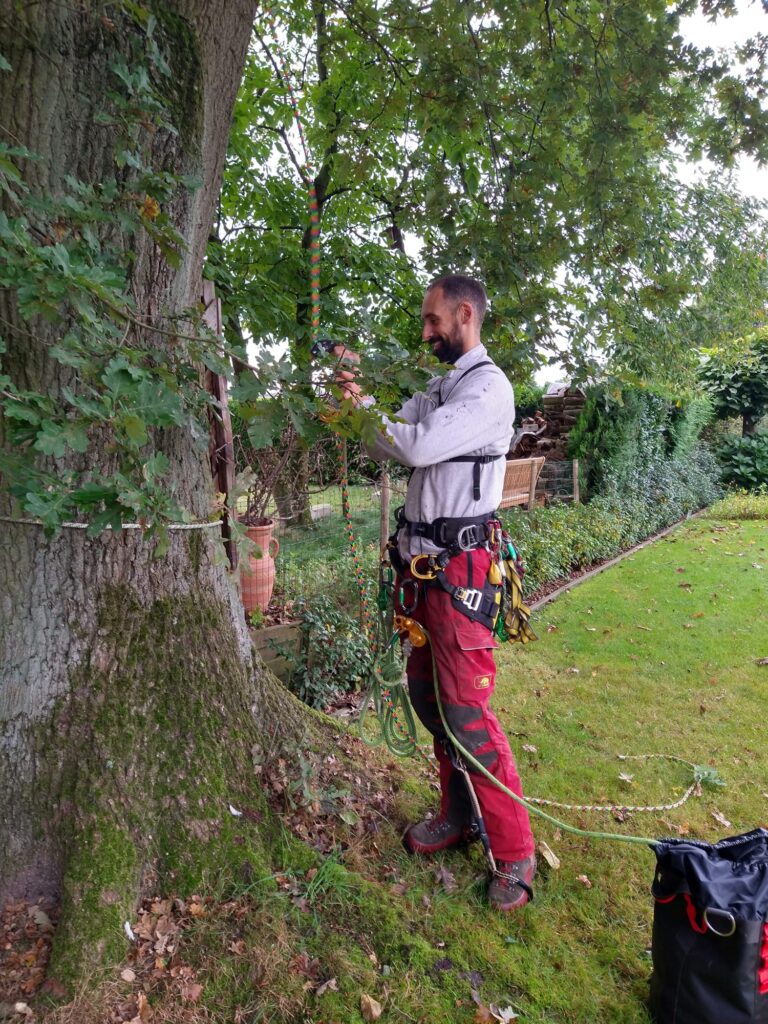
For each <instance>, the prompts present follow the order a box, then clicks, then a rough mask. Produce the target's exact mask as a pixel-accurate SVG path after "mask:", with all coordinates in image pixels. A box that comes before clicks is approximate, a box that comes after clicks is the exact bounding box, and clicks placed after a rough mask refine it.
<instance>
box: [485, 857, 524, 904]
mask: <svg viewBox="0 0 768 1024" xmlns="http://www.w3.org/2000/svg"><path fill="white" fill-rule="evenodd" d="M535 874H536V855H535V854H533V853H532V854H531V856H530V857H525V858H523V860H498V861H496V874H495V875H494V876H493V878H492V879H491V884H490V885H489V886H488V902H489V903H490V904H491V906H492V907H495V908H496V910H504V911H507V910H519V909H520V907H524V906H525V904H526V903H528V901H529V900H531V899H533V890H532V889H531V882H532V881H533V876H534V875H535Z"/></svg>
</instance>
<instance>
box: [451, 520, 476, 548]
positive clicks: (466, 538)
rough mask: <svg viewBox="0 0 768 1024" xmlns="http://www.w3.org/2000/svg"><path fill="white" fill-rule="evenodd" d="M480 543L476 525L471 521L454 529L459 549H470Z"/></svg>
mask: <svg viewBox="0 0 768 1024" xmlns="http://www.w3.org/2000/svg"><path fill="white" fill-rule="evenodd" d="M479 543H480V537H479V536H478V531H477V526H476V525H475V524H474V523H473V524H472V525H471V526H462V527H461V528H460V529H459V530H457V531H456V546H457V547H458V549H459V551H470V550H471V549H472V548H476V547H477V545H478V544H479Z"/></svg>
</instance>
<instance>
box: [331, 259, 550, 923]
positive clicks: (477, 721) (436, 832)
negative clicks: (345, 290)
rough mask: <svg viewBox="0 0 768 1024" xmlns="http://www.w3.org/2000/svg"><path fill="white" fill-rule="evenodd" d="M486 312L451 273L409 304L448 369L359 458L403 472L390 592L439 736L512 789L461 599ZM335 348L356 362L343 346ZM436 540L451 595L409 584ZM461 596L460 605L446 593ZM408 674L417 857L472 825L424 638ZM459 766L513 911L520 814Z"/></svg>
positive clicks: (487, 396)
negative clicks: (417, 742)
mask: <svg viewBox="0 0 768 1024" xmlns="http://www.w3.org/2000/svg"><path fill="white" fill-rule="evenodd" d="M486 308H487V298H486V294H485V289H484V287H483V286H482V284H480V282H479V281H476V280H474V279H473V278H470V277H464V276H462V275H451V276H446V277H441V278H438V279H437V280H435V281H433V282H432V283H431V284H430V286H429V288H428V289H427V292H426V295H425V297H424V302H423V304H422V309H421V319H422V323H423V330H422V338H423V340H424V341H425V342H427V343H428V344H430V345H431V346H432V351H433V352H434V354H435V355H436V356H437V357H438V359H440V360H441V361H442V362H445V363H448V364H450V365H451V367H452V369H450V370H449V371H448V372H447V373H446V374H445V376H444V377H438V378H435V379H434V380H432V381H431V382H430V383H429V385H428V386H427V390H426V392H425V393H424V394H416V395H414V396H413V397H412V398H410V399H409V400H408V401H407V402H406V403H405V405H404V406H403V407H402V409H401V410H400V412H399V413H398V419H399V420H402V421H403V422H392V421H390V420H385V430H384V432H382V433H381V434H380V435H379V437H378V439H377V440H376V443H375V444H374V445H373V446H372V447H371V449H370V454H371V456H372V457H373V458H376V459H381V460H383V459H395V460H397V461H398V462H400V463H402V464H403V465H404V466H409V467H410V468H411V469H412V473H411V477H410V479H409V482H408V490H407V493H406V499H405V506H404V510H403V512H402V513H401V516H400V522H399V524H398V525H399V530H398V533H397V552H396V553H395V561H397V562H398V566H397V568H398V570H399V574H400V576H401V579H402V580H403V581H408V582H407V583H406V585H405V587H404V590H403V592H404V593H405V594H407V603H408V605H409V606H410V605H412V604H413V598H414V597H415V598H416V605H415V607H414V608H413V609H411V608H410V607H408V609H406V610H407V611H408V613H409V614H410V615H411V617H412V618H414V619H416V621H418V622H419V623H421V624H422V625H423V626H424V627H425V628H426V630H427V631H428V633H429V636H430V639H431V647H432V649H433V650H434V656H435V662H436V665H437V676H438V685H439V688H440V699H441V703H442V705H443V709H444V713H445V716H446V720H447V722H448V725H449V727H450V729H451V732H452V733H453V734H454V735H455V737H456V738H457V740H458V741H459V742H460V743H461V744H462V746H464V747H465V748H466V749H467V750H468V751H470V752H471V753H472V754H473V756H474V757H475V758H476V759H477V760H478V761H479V762H480V763H481V764H482V765H483V766H484V767H486V768H487V769H488V770H489V771H490V772H491V773H492V774H493V775H494V776H495V777H496V778H497V779H499V781H500V782H502V783H503V784H504V785H505V786H507V787H508V788H509V789H511V790H512V791H513V792H515V793H518V794H521V793H522V790H521V786H520V780H519V778H518V775H517V770H516V768H515V763H514V759H513V757H512V752H511V750H510V747H509V743H508V741H507V739H506V736H505V735H504V733H503V731H502V729H501V726H500V725H499V723H498V721H497V719H496V716H495V715H494V714H493V712H492V711H491V710H490V708H489V706H488V702H489V698H490V696H491V694H492V692H493V688H494V680H495V673H496V666H495V663H494V658H493V648H495V647H496V646H497V644H496V641H495V640H494V638H493V634H492V631H491V629H490V627H489V625H488V624H487V622H482V621H478V620H477V618H475V619H473V618H472V617H471V611H472V608H471V607H470V606H471V605H474V604H475V603H476V602H475V601H467V599H466V595H467V594H468V593H472V594H477V593H478V591H481V590H482V588H483V584H484V582H485V580H486V578H487V576H488V570H489V567H490V565H491V557H492V556H491V552H490V550H489V548H488V545H487V537H486V530H485V522H486V521H487V520H488V519H489V518H491V517H492V513H493V511H494V509H495V508H496V505H497V504H498V502H499V500H500V499H501V492H502V486H503V481H504V469H505V459H504V456H505V455H506V453H507V451H508V449H509V444H510V439H511V437H512V421H513V418H514V397H513V393H512V387H511V385H510V383H509V381H508V380H507V378H506V377H505V375H504V374H503V372H502V371H501V370H500V369H499V368H498V367H497V366H496V365H495V364H494V363H493V362H492V360H491V359H490V358H489V357H488V353H487V352H486V349H485V346H484V345H483V344H482V342H481V340H480V328H481V325H482V322H483V319H484V317H485V312H486ZM335 351H336V352H337V354H338V355H339V356H342V357H344V356H346V357H347V359H349V358H350V357H351V359H352V360H355V359H356V357H355V356H354V354H353V353H350V352H348V351H347V350H343V349H336V350H335ZM354 378H355V374H354V371H352V370H341V371H340V372H339V374H338V376H337V380H338V381H339V383H340V384H341V386H342V391H343V392H344V393H345V394H346V395H348V396H351V397H354V398H355V399H356V400H358V401H361V402H365V403H366V404H367V403H369V402H370V401H371V400H370V399H367V398H364V397H363V396H362V395H361V394H360V387H359V385H358V384H357V383H355V379H354ZM446 549H448V550H449V551H451V552H452V556H451V557H450V560H449V561H448V562H447V565H446V567H445V577H444V578H445V581H447V582H448V583H449V584H450V585H451V587H450V589H451V590H453V591H454V593H453V594H452V593H450V592H449V590H448V589H445V588H443V587H442V586H438V585H435V584H434V583H426V584H425V583H424V582H422V581H419V580H418V579H415V578H414V575H413V573H412V571H411V566H412V560H413V559H414V558H416V559H417V561H416V563H415V565H414V568H417V567H424V566H425V565H426V561H427V559H426V558H423V559H419V558H418V556H422V555H423V556H429V555H439V554H440V553H441V552H444V551H445V550H446ZM398 556H399V557H398ZM418 571H419V568H417V572H418ZM456 588H458V590H457V589H456ZM462 594H463V595H464V597H465V599H464V601H463V602H462V601H461V600H460V599H457V595H458V597H459V598H460V597H461V595H462ZM407 675H408V687H409V693H410V697H411V702H412V704H413V707H414V709H415V710H416V713H417V714H418V716H419V718H420V719H421V721H422V722H423V723H424V725H425V726H426V728H427V729H429V731H430V732H431V733H432V734H433V735H434V737H435V756H436V757H437V760H438V763H439V766H440V789H441V803H440V809H439V812H438V813H437V814H436V815H435V816H434V817H432V818H427V819H426V820H425V821H422V822H420V823H419V824H417V825H412V826H411V827H410V828H409V829H408V831H407V832H406V835H405V843H406V845H407V846H408V847H409V849H410V850H412V851H413V852H414V853H419V854H423V855H430V854H433V853H436V852H437V851H439V850H444V849H447V848H448V847H451V846H456V845H458V844H459V843H461V842H462V841H463V839H464V838H465V836H466V834H467V832H468V830H469V827H470V825H471V805H470V802H469V799H468V796H467V791H466V786H465V784H464V780H463V777H462V775H461V773H460V772H459V771H457V769H456V768H455V767H454V766H453V764H452V763H451V758H450V757H449V753H448V750H447V747H446V741H445V733H444V730H443V728H442V723H441V721H440V716H439V711H438V708H437V704H436V700H435V694H434V684H433V668H432V652H431V651H430V647H429V646H427V647H421V648H419V647H415V648H414V649H413V651H412V653H411V654H410V656H409V658H408V663H407ZM470 771H471V773H472V781H473V784H474V787H475V790H476V793H477V797H478V800H479V803H480V808H481V811H482V814H483V818H484V820H485V825H486V828H487V831H488V836H489V838H490V844H491V850H492V852H493V855H494V858H495V860H496V862H497V872H496V874H495V876H494V877H493V878H492V879H491V883H490V886H489V889H488V898H489V900H490V902H491V904H492V905H493V906H494V907H496V908H498V909H500V910H504V911H509V910H515V909H517V908H519V907H522V906H524V905H525V903H527V902H528V899H529V893H530V883H531V880H532V879H533V876H534V874H535V870H536V858H535V855H534V842H533V836H532V834H531V828H530V823H529V821H528V814H527V812H526V810H525V808H523V807H521V806H520V805H519V804H518V803H517V802H516V801H514V800H512V799H511V797H509V796H508V795H506V794H505V793H503V792H502V791H501V790H499V789H498V788H497V787H496V786H494V785H493V783H492V782H490V780H488V779H487V778H486V777H485V776H484V775H482V774H481V773H480V772H478V771H477V770H476V769H473V768H472V767H471V766H470ZM521 882H522V883H523V884H520V883H521Z"/></svg>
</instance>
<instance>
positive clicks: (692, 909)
mask: <svg viewBox="0 0 768 1024" xmlns="http://www.w3.org/2000/svg"><path fill="white" fill-rule="evenodd" d="M683 898H684V899H685V909H686V913H687V914H688V921H689V923H690V926H691V928H693V930H694V931H695V932H698V933H699V935H705V934H706V931H707V926H706V924H699V922H698V921H697V920H696V906H695V904H694V902H693V900H692V899H691V897H690V896H689V895H688V893H687V892H684V893H683Z"/></svg>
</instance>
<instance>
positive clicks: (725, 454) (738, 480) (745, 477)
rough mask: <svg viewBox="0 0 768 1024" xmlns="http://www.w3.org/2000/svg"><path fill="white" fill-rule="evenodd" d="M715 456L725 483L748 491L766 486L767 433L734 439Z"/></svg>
mask: <svg viewBox="0 0 768 1024" xmlns="http://www.w3.org/2000/svg"><path fill="white" fill-rule="evenodd" d="M717 454H718V458H719V459H720V463H721V465H722V470H723V480H724V481H725V482H726V483H728V484H734V485H735V486H736V487H743V488H744V489H745V490H748V491H756V490H758V489H759V488H761V487H766V486H768V433H764V434H747V435H746V436H744V437H734V438H732V439H731V440H730V441H726V442H725V443H724V444H723V446H722V447H721V448H720V449H719V450H718V453H717Z"/></svg>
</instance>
